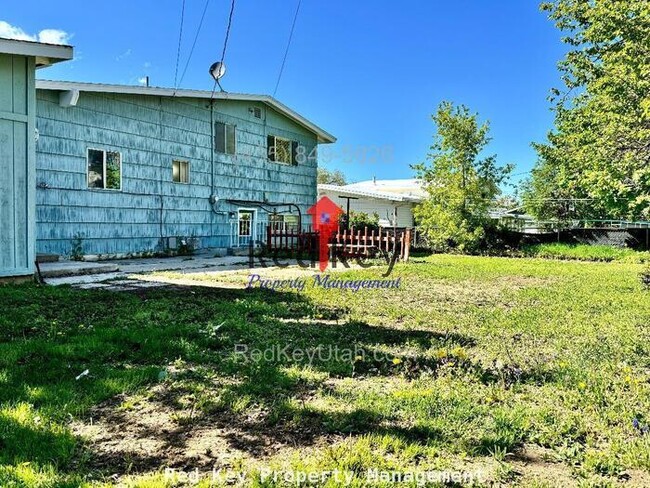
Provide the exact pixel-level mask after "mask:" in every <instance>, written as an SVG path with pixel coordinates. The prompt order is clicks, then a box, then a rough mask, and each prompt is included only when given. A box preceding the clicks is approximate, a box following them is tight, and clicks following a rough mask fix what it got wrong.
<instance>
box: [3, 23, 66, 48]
mask: <svg viewBox="0 0 650 488" xmlns="http://www.w3.org/2000/svg"><path fill="white" fill-rule="evenodd" d="M0 37H3V38H5V39H16V40H19V41H33V42H45V43H47V44H68V42H70V38H71V37H72V36H71V35H70V34H68V33H67V32H65V31H62V30H59V29H43V30H42V31H40V32H39V33H38V34H36V35H33V36H32V35H29V34H27V33H26V32H25V31H24V30H22V29H21V28H20V27H16V26H13V25H11V24H10V23H8V22H5V21H4V20H0Z"/></svg>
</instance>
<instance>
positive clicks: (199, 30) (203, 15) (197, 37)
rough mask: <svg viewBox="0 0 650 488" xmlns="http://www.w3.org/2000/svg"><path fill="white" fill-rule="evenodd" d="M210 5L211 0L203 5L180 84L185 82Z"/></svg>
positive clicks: (207, 0)
mask: <svg viewBox="0 0 650 488" xmlns="http://www.w3.org/2000/svg"><path fill="white" fill-rule="evenodd" d="M209 5H210V0H206V2H205V6H204V7H203V14H202V15H201V20H200V21H199V27H198V28H197V29H196V35H195V36H194V42H192V49H190V55H189V56H188V57H187V62H186V63H185V68H183V74H182V75H181V81H179V82H178V86H180V85H182V84H183V79H184V78H185V73H187V68H188V66H189V65H190V61H191V60H192V55H193V54H194V48H195V47H196V41H197V40H198V39H199V34H200V33H201V28H202V27H203V21H204V20H205V13H206V12H207V11H208V6H209Z"/></svg>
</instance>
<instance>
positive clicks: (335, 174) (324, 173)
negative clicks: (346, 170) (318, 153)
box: [317, 168, 346, 186]
mask: <svg viewBox="0 0 650 488" xmlns="http://www.w3.org/2000/svg"><path fill="white" fill-rule="evenodd" d="M317 181H318V184H319V185H339V186H343V185H345V184H346V182H345V175H344V174H343V173H342V172H341V171H339V170H338V169H337V170H334V171H329V170H327V169H325V168H318V177H317Z"/></svg>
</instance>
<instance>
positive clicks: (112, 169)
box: [87, 149, 122, 190]
mask: <svg viewBox="0 0 650 488" xmlns="http://www.w3.org/2000/svg"><path fill="white" fill-rule="evenodd" d="M87 164H88V188H99V189H104V190H121V189H122V155H121V154H120V153H119V152H117V151H104V150H102V149H88V156H87Z"/></svg>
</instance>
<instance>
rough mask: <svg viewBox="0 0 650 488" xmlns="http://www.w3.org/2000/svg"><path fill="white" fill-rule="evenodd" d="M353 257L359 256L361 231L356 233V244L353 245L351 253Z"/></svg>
mask: <svg viewBox="0 0 650 488" xmlns="http://www.w3.org/2000/svg"><path fill="white" fill-rule="evenodd" d="M352 252H353V253H354V254H355V256H359V254H361V229H359V230H358V231H357V243H356V244H355V247H354V250H353V251H352Z"/></svg>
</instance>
